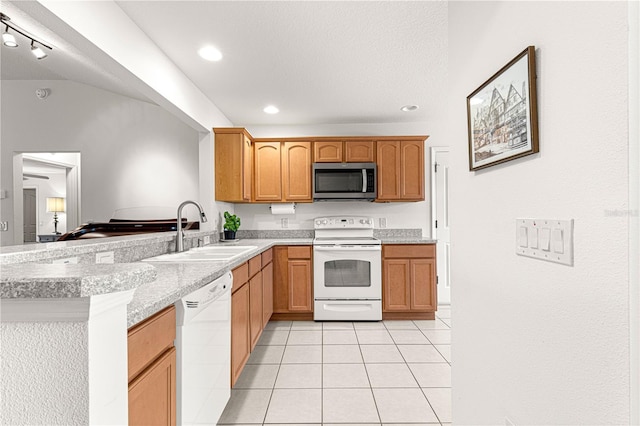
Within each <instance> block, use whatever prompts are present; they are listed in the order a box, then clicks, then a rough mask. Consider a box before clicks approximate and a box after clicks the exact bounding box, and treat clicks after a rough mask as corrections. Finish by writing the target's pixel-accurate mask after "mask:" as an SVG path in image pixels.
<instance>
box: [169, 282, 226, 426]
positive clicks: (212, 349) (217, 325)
mask: <svg viewBox="0 0 640 426" xmlns="http://www.w3.org/2000/svg"><path fill="white" fill-rule="evenodd" d="M232 285H233V276H232V275H231V272H228V273H226V274H225V275H223V276H222V277H220V278H218V279H216V280H215V281H213V282H211V283H209V284H207V285H205V286H204V287H202V288H200V289H198V290H196V291H194V292H193V293H191V294H189V295H188V296H185V297H184V298H182V299H181V300H180V301H178V302H176V304H175V305H176V314H177V316H176V322H177V324H176V343H175V345H176V352H177V357H176V358H177V364H178V368H177V372H176V375H177V377H176V394H177V395H176V414H177V416H176V417H177V423H178V424H179V425H204V424H206V425H215V424H217V423H218V419H219V418H220V415H221V414H222V411H223V410H224V407H225V406H226V405H227V402H228V401H229V397H230V395H231V387H230V386H231V385H230V382H231V286H232Z"/></svg>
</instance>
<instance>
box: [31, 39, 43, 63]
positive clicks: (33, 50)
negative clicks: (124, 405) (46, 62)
mask: <svg viewBox="0 0 640 426" xmlns="http://www.w3.org/2000/svg"><path fill="white" fill-rule="evenodd" d="M34 41H35V40H31V53H33V56H35V57H36V59H44V58H46V57H47V54H46V53H44V50H42V49H41V48H40V47H38V46H35V45H34V44H33V42H34Z"/></svg>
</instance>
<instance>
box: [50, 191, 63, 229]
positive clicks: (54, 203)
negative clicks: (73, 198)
mask: <svg viewBox="0 0 640 426" xmlns="http://www.w3.org/2000/svg"><path fill="white" fill-rule="evenodd" d="M47 212H49V213H51V212H53V226H54V229H55V233H56V235H59V234H60V233H59V232H58V213H62V212H64V198H62V197H50V198H49V197H48V198H47Z"/></svg>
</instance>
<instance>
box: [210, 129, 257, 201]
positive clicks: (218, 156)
mask: <svg viewBox="0 0 640 426" xmlns="http://www.w3.org/2000/svg"><path fill="white" fill-rule="evenodd" d="M213 131H214V133H215V148H214V151H215V173H216V176H215V186H216V200H220V201H228V202H250V201H251V189H252V188H251V185H252V183H253V179H252V169H253V167H252V163H253V157H252V155H253V149H252V138H251V135H250V134H249V133H248V132H247V131H246V130H245V129H244V128H217V129H213Z"/></svg>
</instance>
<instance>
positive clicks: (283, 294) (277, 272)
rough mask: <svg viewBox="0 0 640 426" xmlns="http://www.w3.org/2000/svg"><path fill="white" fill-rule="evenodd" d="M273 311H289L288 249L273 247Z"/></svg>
mask: <svg viewBox="0 0 640 426" xmlns="http://www.w3.org/2000/svg"><path fill="white" fill-rule="evenodd" d="M273 312H274V313H286V312H289V250H288V247H286V246H277V247H274V248H273Z"/></svg>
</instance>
